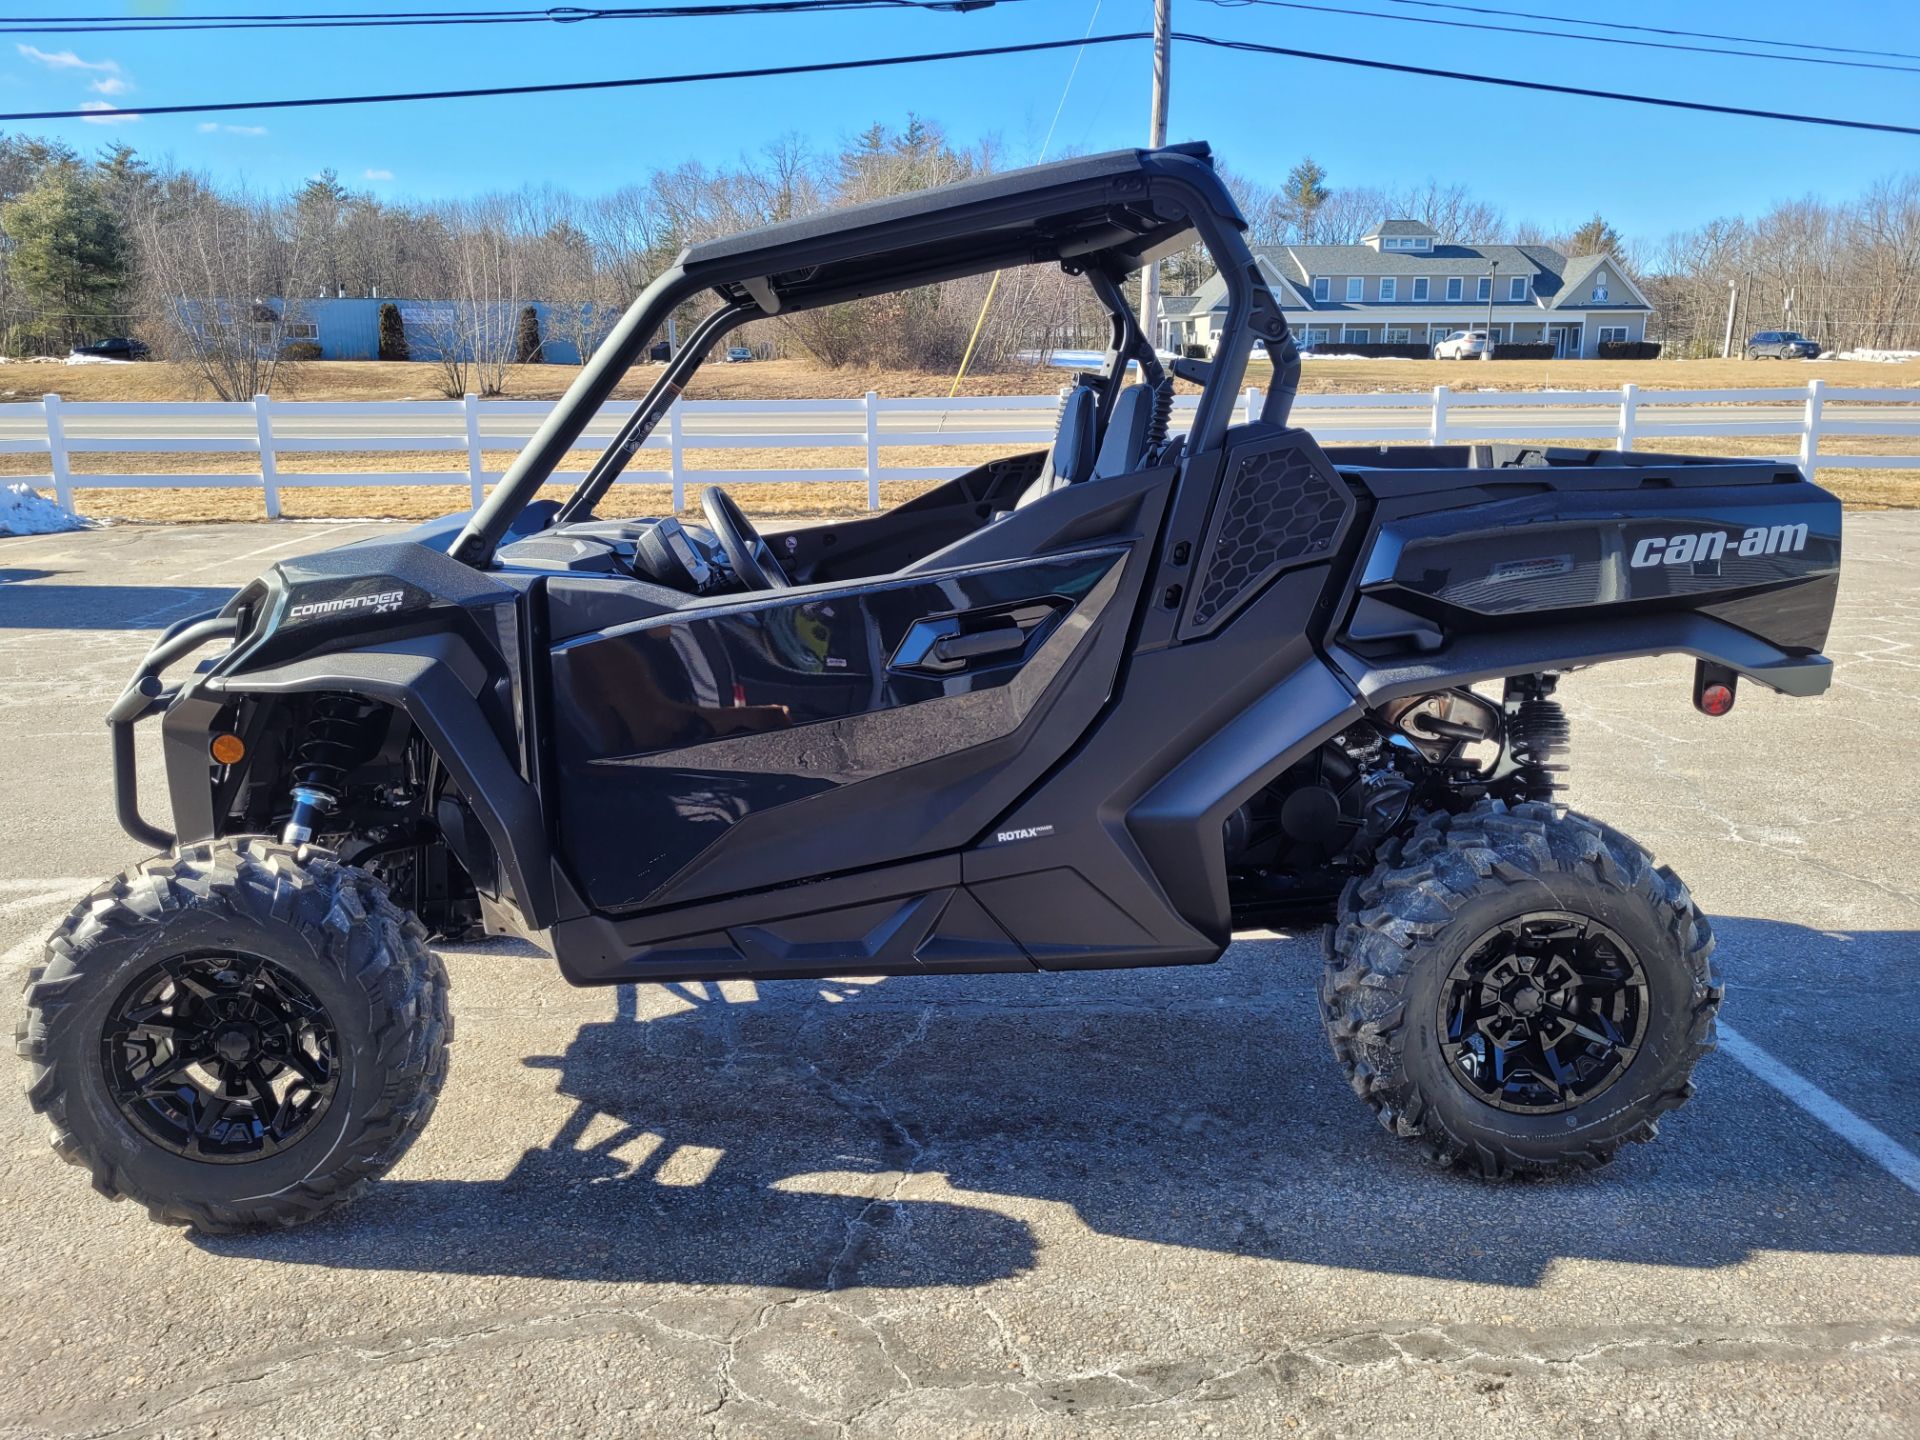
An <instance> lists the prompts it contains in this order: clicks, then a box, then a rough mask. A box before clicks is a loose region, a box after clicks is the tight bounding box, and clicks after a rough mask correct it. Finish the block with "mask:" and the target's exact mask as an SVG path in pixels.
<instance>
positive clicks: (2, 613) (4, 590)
mask: <svg viewBox="0 0 1920 1440" xmlns="http://www.w3.org/2000/svg"><path fill="white" fill-rule="evenodd" d="M54 573H58V572H50V571H42V570H4V569H0V626H4V627H6V628H7V629H10V630H164V629H166V628H167V626H169V625H171V624H173V622H174V621H176V620H179V619H182V618H184V617H185V616H188V615H197V614H199V613H201V612H202V611H206V610H215V609H218V608H219V607H220V606H222V605H224V604H226V603H227V601H228V600H230V599H231V598H232V597H233V592H234V591H235V590H236V589H237V588H238V587H237V586H233V585H48V584H44V583H42V578H43V577H44V576H46V575H48V574H54Z"/></svg>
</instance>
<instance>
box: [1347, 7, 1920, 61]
mask: <svg viewBox="0 0 1920 1440" xmlns="http://www.w3.org/2000/svg"><path fill="white" fill-rule="evenodd" d="M1382 3H1384V4H1387V5H1408V6H1417V7H1418V8H1420V9H1422V10H1457V11H1461V12H1463V13H1465V14H1468V15H1505V16H1507V17H1509V18H1510V19H1516V20H1551V21H1554V22H1555V23H1557V24H1563V25H1585V26H1587V27H1588V28H1590V29H1594V30H1635V31H1638V32H1640V33H1641V34H1643V35H1678V36H1681V37H1683V38H1685V39H1689V40H1731V41H1733V42H1734V43H1735V44H1738V45H1777V46H1779V47H1780V48H1781V49H1783V50H1825V51H1827V52H1829V53H1830V54H1834V55H1878V56H1880V57H1882V58H1883V59H1889V60H1920V54H1916V53H1915V52H1913V51H1910V50H1867V49H1862V48H1860V47H1858V46H1853V45H1817V44H1815V43H1814V42H1812V41H1810V40H1768V39H1765V38H1763V37H1762V36H1759V35H1722V34H1720V33H1719V32H1717V31H1714V30H1677V29H1673V28H1672V27H1670V26H1666V25H1630V24H1628V23H1626V22H1625V21H1622V20H1576V19H1575V18H1573V17H1572V16H1571V15H1542V14H1540V13H1539V12H1537V11H1534V10H1502V9H1499V8H1498V7H1496V6H1492V5H1456V4H1448V3H1445V0H1382Z"/></svg>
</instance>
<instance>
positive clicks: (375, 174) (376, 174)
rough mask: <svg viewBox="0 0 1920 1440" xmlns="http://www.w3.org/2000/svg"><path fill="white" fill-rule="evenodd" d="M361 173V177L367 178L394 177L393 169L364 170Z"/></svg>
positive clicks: (383, 178)
mask: <svg viewBox="0 0 1920 1440" xmlns="http://www.w3.org/2000/svg"><path fill="white" fill-rule="evenodd" d="M360 174H361V177H362V178H363V179H366V180H391V179H392V178H393V172H392V171H391V170H363V171H361V172H360Z"/></svg>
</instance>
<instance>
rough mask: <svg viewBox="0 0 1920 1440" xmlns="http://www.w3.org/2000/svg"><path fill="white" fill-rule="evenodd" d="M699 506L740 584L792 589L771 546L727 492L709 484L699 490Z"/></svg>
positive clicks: (790, 580) (771, 588) (761, 587)
mask: <svg viewBox="0 0 1920 1440" xmlns="http://www.w3.org/2000/svg"><path fill="white" fill-rule="evenodd" d="M700 509H701V511H702V512H703V513H704V514H705V515H706V517H707V524H709V525H711V526H712V527H713V533H714V534H715V535H717V536H718V537H719V538H720V548H721V549H722V550H724V551H726V552H727V563H728V564H729V565H731V566H732V567H733V573H734V574H735V575H736V576H738V577H739V579H740V583H741V584H743V585H745V586H746V587H747V588H748V589H749V590H790V589H792V588H793V580H792V579H791V578H790V577H789V576H788V574H787V572H786V570H785V569H784V568H783V567H782V566H781V564H780V562H779V560H778V559H776V558H775V556H774V553H773V547H772V546H771V545H769V544H767V542H766V541H765V540H763V539H761V538H760V532H759V531H758V530H756V529H754V528H753V522H752V521H751V520H749V519H747V517H746V516H745V514H743V513H742V512H741V509H740V507H739V505H738V504H736V503H735V502H734V498H733V497H732V496H731V495H729V494H727V492H726V491H724V490H722V489H721V488H720V487H719V486H718V485H709V486H707V488H706V489H704V490H702V491H701V492H700Z"/></svg>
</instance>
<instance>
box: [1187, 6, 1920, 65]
mask: <svg viewBox="0 0 1920 1440" xmlns="http://www.w3.org/2000/svg"><path fill="white" fill-rule="evenodd" d="M1206 3H1207V4H1209V5H1216V6H1218V7H1220V8H1221V9H1223V10H1241V9H1245V8H1247V7H1248V6H1253V5H1258V6H1262V7H1264V8H1267V9H1272V10H1304V11H1309V12H1311V13H1314V14H1317V15H1343V16H1350V17H1353V18H1357V19H1361V20H1385V21H1387V22H1389V23H1390V24H1394V25H1434V26H1440V27H1442V28H1444V29H1448V30H1482V31H1490V32H1492V33H1494V34H1499V35H1538V36H1542V37H1544V38H1545V39H1548V40H1584V41H1585V42H1586V43H1588V44H1589V45H1624V46H1631V47H1632V48H1634V49H1636V50H1680V51H1685V52H1686V53H1687V54H1690V55H1735V56H1739V57H1741V58H1744V59H1748V60H1780V61H1785V62H1786V63H1788V64H1793V65H1830V66H1837V67H1840V68H1842V69H1847V70H1897V71H1899V72H1900V73H1902V74H1905V75H1920V66H1913V65H1889V64H1885V63H1883V62H1881V61H1876V60H1834V59H1828V58H1827V57H1825V56H1820V55H1770V54H1768V53H1767V52H1766V51H1764V50H1737V49H1734V48H1733V47H1731V46H1727V45H1682V44H1680V43H1678V42H1677V41H1671V40H1629V39H1626V38H1625V37H1624V36H1620V35H1580V34H1576V33H1574V32H1573V31H1571V30H1542V29H1539V28H1537V27H1534V26H1530V25H1489V24H1487V23H1485V22H1483V21H1478V20H1438V19H1435V18H1433V17H1431V16H1427V15H1382V14H1381V13H1380V12H1379V11H1377V10H1353V9H1348V8H1347V7H1345V6H1340V5H1310V4H1306V3H1304V0H1206ZM1572 23H1575V24H1578V23H1580V22H1578V21H1575V22H1572ZM1760 43H1762V44H1764V43H1766V42H1764V41H1762V42H1760Z"/></svg>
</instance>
